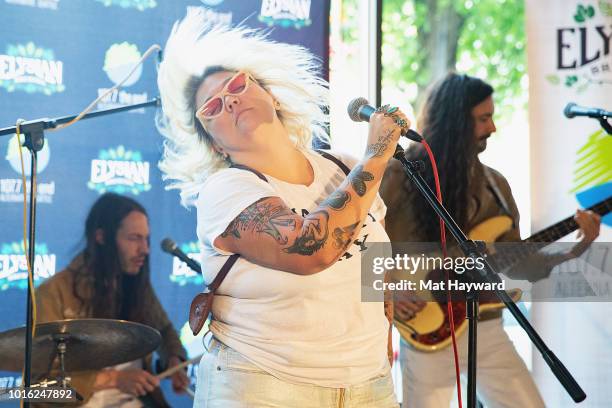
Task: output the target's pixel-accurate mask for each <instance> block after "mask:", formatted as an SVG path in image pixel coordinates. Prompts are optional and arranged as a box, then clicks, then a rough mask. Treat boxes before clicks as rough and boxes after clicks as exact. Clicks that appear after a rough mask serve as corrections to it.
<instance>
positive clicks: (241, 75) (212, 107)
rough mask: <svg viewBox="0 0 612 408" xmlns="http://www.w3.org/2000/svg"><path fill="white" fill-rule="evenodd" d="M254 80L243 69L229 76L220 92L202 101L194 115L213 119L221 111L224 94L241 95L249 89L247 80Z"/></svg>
mask: <svg viewBox="0 0 612 408" xmlns="http://www.w3.org/2000/svg"><path fill="white" fill-rule="evenodd" d="M250 81H255V79H254V78H253V77H252V76H251V74H249V73H248V72H245V71H239V72H237V73H236V75H234V76H233V77H231V78H230V80H229V81H227V83H226V84H225V86H224V87H223V89H222V90H221V92H219V93H217V94H216V95H214V96H212V97H211V98H210V99H209V100H208V101H206V102H205V103H204V105H202V106H201V107H200V109H198V110H197V111H196V116H200V117H201V118H202V119H207V120H210V119H214V118H216V117H218V116H219V115H221V113H223V106H224V105H225V96H226V95H235V96H236V95H242V94H243V93H245V92H246V91H247V89H249V82H250Z"/></svg>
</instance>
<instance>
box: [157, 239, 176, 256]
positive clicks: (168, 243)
mask: <svg viewBox="0 0 612 408" xmlns="http://www.w3.org/2000/svg"><path fill="white" fill-rule="evenodd" d="M175 248H176V243H175V242H174V241H173V240H172V239H170V238H164V240H163V241H162V242H161V249H162V251H164V252H168V253H172V251H174V249H175Z"/></svg>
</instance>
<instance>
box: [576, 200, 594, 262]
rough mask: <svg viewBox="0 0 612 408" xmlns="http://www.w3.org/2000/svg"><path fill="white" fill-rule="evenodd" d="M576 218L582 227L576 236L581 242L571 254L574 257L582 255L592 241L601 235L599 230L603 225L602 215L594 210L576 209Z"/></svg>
mask: <svg viewBox="0 0 612 408" xmlns="http://www.w3.org/2000/svg"><path fill="white" fill-rule="evenodd" d="M574 220H576V223H577V224H578V227H580V229H579V230H578V235H577V237H576V238H578V239H580V242H579V243H577V244H576V245H574V247H573V248H572V250H571V254H572V255H573V256H574V257H578V256H580V255H581V254H582V253H583V252H584V251H586V249H587V248H588V247H589V245H590V244H591V242H593V241H595V239H596V238H597V237H598V236H599V230H600V227H601V217H600V216H599V215H598V214H595V213H594V212H593V211H582V210H578V211H576V215H575V216H574Z"/></svg>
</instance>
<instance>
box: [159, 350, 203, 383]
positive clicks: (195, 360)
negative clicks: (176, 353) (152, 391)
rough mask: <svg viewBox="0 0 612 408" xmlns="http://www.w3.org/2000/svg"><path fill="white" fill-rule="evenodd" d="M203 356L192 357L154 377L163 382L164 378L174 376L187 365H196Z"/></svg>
mask: <svg viewBox="0 0 612 408" xmlns="http://www.w3.org/2000/svg"><path fill="white" fill-rule="evenodd" d="M203 355H204V354H200V355H199V356H197V357H194V358H192V359H189V360H187V361H183V362H182V363H180V364H177V365H175V366H174V367H170V368H169V369H167V370H166V371H164V372H163V373H159V374H157V375H156V377H157V378H158V379H160V380H163V379H164V378H166V377H169V376H171V375H172V374H174V373H175V372H177V371H178V370H180V369H182V368H185V367H187V366H188V365H189V364H193V363H197V362H198V361H200V359H201V358H202V356H203Z"/></svg>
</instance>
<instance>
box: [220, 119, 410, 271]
mask: <svg viewBox="0 0 612 408" xmlns="http://www.w3.org/2000/svg"><path fill="white" fill-rule="evenodd" d="M400 115H401V117H404V116H403V114H401V113H400ZM399 133H400V129H399V127H397V125H396V124H395V122H394V121H393V119H392V118H391V117H386V116H383V115H382V114H380V113H377V114H374V115H372V117H371V119H370V134H369V137H368V147H367V150H366V154H365V157H364V158H363V159H362V160H361V161H360V162H359V163H358V164H357V165H356V166H355V167H354V168H353V170H352V171H351V172H350V173H349V174H348V176H347V178H346V180H344V182H343V183H342V184H341V185H340V186H339V187H338V189H337V190H336V191H334V192H333V193H332V194H330V196H329V197H328V198H327V199H325V200H324V201H323V202H322V203H321V204H320V205H319V206H318V207H317V208H316V209H315V210H314V211H312V212H311V213H310V214H308V215H306V216H304V217H302V216H300V215H298V214H295V213H293V212H292V211H291V210H290V209H289V208H288V207H287V205H286V204H285V203H284V201H283V200H282V199H281V198H279V197H266V198H263V199H261V200H259V201H257V202H255V203H253V204H251V205H250V206H249V207H248V208H246V209H245V210H244V211H242V212H241V213H240V214H239V215H238V216H237V217H236V218H235V219H234V220H233V221H232V222H231V223H230V225H229V226H228V227H227V229H226V230H225V232H223V234H221V235H220V236H218V237H217V238H216V239H215V245H216V246H217V247H218V248H221V249H223V250H226V251H229V252H233V253H239V254H240V255H241V256H243V257H244V258H246V259H248V260H249V261H251V262H253V263H256V264H259V265H263V266H266V267H269V268H274V269H279V270H283V271H287V272H290V273H295V274H299V275H309V274H313V273H317V272H319V271H322V270H323V269H325V268H327V267H329V266H330V265H332V264H333V263H334V262H336V261H337V260H338V259H339V258H340V257H341V256H342V255H343V254H344V252H345V250H346V249H347V248H348V247H349V245H350V244H351V243H352V242H353V239H354V238H355V237H356V236H357V234H358V233H359V230H360V229H361V225H362V222H363V220H364V219H365V217H366V215H367V214H368V211H369V209H370V207H371V206H372V203H373V201H374V199H375V197H376V193H377V191H378V187H379V185H380V181H381V178H382V175H383V173H384V171H385V167H386V165H387V162H388V161H389V159H390V158H391V157H392V155H393V153H394V151H395V146H396V144H397V140H398V138H399Z"/></svg>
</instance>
